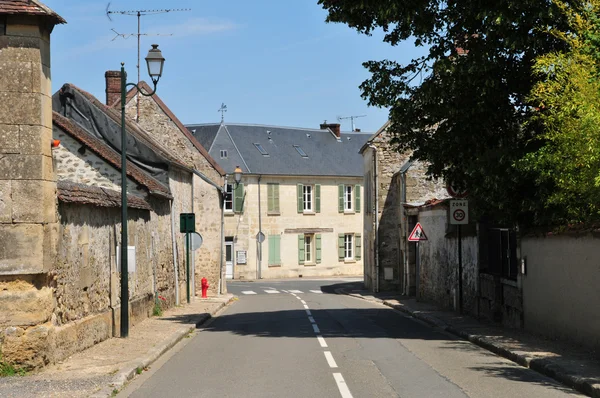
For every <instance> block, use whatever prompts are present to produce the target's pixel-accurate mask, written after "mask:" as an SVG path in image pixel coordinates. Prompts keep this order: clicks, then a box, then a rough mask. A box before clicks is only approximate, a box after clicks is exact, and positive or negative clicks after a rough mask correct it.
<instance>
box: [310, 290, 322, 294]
mask: <svg viewBox="0 0 600 398" xmlns="http://www.w3.org/2000/svg"><path fill="white" fill-rule="evenodd" d="M310 292H311V293H317V294H323V292H322V291H320V290H311V291H310Z"/></svg>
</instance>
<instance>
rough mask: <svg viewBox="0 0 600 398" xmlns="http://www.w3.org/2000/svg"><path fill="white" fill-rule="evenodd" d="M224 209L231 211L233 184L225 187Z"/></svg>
mask: <svg viewBox="0 0 600 398" xmlns="http://www.w3.org/2000/svg"><path fill="white" fill-rule="evenodd" d="M225 211H233V184H227V187H226V188H225Z"/></svg>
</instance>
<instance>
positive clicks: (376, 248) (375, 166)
mask: <svg viewBox="0 0 600 398" xmlns="http://www.w3.org/2000/svg"><path fill="white" fill-rule="evenodd" d="M369 148H371V149H372V150H373V176H374V177H373V186H374V187H375V215H374V217H375V223H374V224H375V293H379V183H378V182H377V148H376V147H375V146H374V145H373V144H369Z"/></svg>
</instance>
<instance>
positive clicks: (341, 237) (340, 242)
mask: <svg viewBox="0 0 600 398" xmlns="http://www.w3.org/2000/svg"><path fill="white" fill-rule="evenodd" d="M344 257H345V253H344V234H338V259H339V260H340V261H344Z"/></svg>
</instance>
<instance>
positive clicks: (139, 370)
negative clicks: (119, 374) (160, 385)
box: [135, 366, 144, 375]
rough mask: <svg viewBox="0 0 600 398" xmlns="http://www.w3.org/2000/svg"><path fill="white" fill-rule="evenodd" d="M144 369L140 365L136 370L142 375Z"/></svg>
mask: <svg viewBox="0 0 600 398" xmlns="http://www.w3.org/2000/svg"><path fill="white" fill-rule="evenodd" d="M143 371H144V369H143V368H142V367H141V366H138V368H137V369H136V370H135V373H136V374H138V375H141V374H142V372H143Z"/></svg>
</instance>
